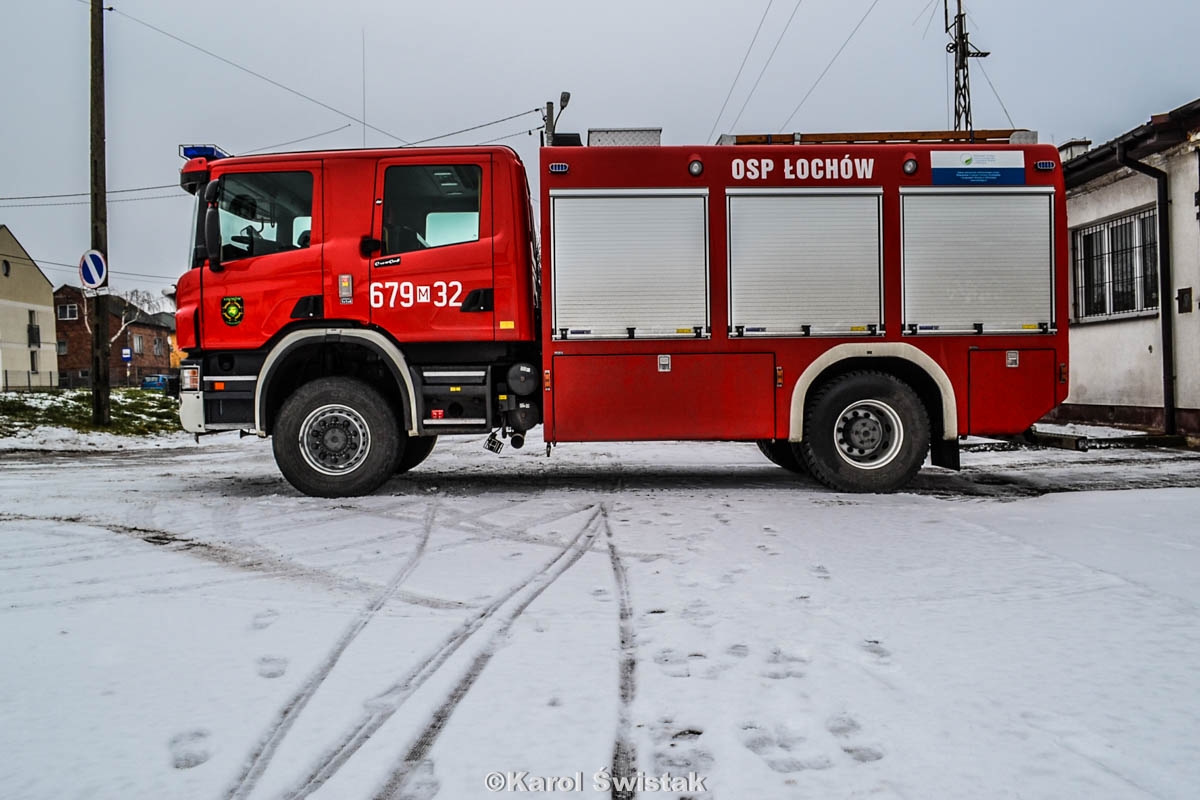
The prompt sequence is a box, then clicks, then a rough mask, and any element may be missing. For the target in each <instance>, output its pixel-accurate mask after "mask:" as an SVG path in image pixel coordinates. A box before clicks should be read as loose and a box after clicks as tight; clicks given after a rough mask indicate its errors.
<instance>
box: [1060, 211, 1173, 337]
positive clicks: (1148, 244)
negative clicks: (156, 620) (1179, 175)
mask: <svg viewBox="0 0 1200 800" xmlns="http://www.w3.org/2000/svg"><path fill="white" fill-rule="evenodd" d="M1095 248H1098V249H1099V252H1097V251H1096V249H1095ZM1158 262H1159V258H1158V207H1157V205H1156V204H1154V205H1148V206H1142V207H1140V208H1137V209H1134V210H1132V211H1127V212H1124V213H1122V214H1119V215H1116V216H1112V217H1107V218H1103V219H1100V220H1097V221H1095V222H1090V223H1088V224H1087V225H1081V226H1079V227H1076V228H1072V229H1071V284H1072V286H1071V290H1072V302H1071V322H1072V323H1073V324H1088V323H1092V322H1107V321H1111V320H1122V319H1142V318H1145V317H1155V316H1158V314H1159V313H1160V308H1161V298H1160V297H1159V296H1158V292H1157V286H1158V274H1159V263H1158ZM1097 278H1099V281H1097ZM1118 282H1120V283H1121V284H1122V286H1126V288H1125V289H1123V290H1121V291H1118V290H1117V289H1116V284H1117V283H1118ZM1151 289H1153V290H1154V291H1151ZM1130 292H1131V293H1132V307H1131V308H1125V309H1122V310H1120V311H1116V310H1114V309H1115V307H1116V305H1117V301H1118V298H1119V297H1127V296H1128V294H1129V293H1130ZM1151 294H1152V295H1153V299H1150V298H1149V295H1151ZM1096 305H1099V306H1100V310H1098V311H1093V310H1092V309H1093V306H1096Z"/></svg>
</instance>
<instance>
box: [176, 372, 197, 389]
mask: <svg viewBox="0 0 1200 800" xmlns="http://www.w3.org/2000/svg"><path fill="white" fill-rule="evenodd" d="M179 390H180V391H183V392H198V391H200V368H199V367H184V368H183V369H181V370H179Z"/></svg>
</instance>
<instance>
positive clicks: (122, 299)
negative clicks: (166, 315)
mask: <svg viewBox="0 0 1200 800" xmlns="http://www.w3.org/2000/svg"><path fill="white" fill-rule="evenodd" d="M82 294H83V324H84V326H85V327H87V331H88V333H91V332H92V323H91V318H92V317H91V314H89V313H88V295H87V292H86V291H85V292H83V293H82ZM109 297H110V298H115V299H116V303H115V304H114V303H113V301H112V299H110V300H109V310H110V311H111V310H112V308H113V305H120V306H121V314H120V317H121V321H120V324H119V325H118V326H117V332H116V333H114V334H113V335H112V337H111V338H109V340H108V342H109V344H112V343H113V342H116V341H117V339H119V338H120V337H121V334H122V333H124V332H125V329H126V328H128V327H129V325H130V323H132V322H133V321H134V320H136V319H137V318H138V317H139V316H142V315H149V314H155V313H158V311H160V310H161V305H162V298H156V297H155V296H154V295H153V294H151V293H150V292H147V291H145V290H142V289H128V290H126V291H124V292H111V293H110V294H109ZM143 304H144V305H143ZM152 309H153V310H152Z"/></svg>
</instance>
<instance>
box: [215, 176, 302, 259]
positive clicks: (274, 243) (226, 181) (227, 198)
mask: <svg viewBox="0 0 1200 800" xmlns="http://www.w3.org/2000/svg"><path fill="white" fill-rule="evenodd" d="M284 175H302V176H304V177H306V178H307V179H308V213H307V214H296V215H295V216H292V217H289V218H288V219H289V222H290V229H291V236H290V238H286V241H287V244H281V241H280V233H281V229H280V228H279V219H275V220H274V221H271V222H268V221H267V220H266V218H264V219H261V220H257V219H247V218H245V217H242V216H241V215H240V214H239V213H237V212H236V211H234V210H233V209H232V206H233V204H234V202H235V199H236V198H237V197H238V196H239V195H238V193H237V192H235V191H234V188H231V186H230V182H231V181H233V182H236V181H244V182H247V183H250V181H251V179H253V178H255V177H259V176H273V177H279V176H284ZM219 180H220V182H221V192H220V196H221V199H220V200H219V201H218V209H219V211H218V213H219V215H220V219H221V250H222V258H221V260H222V261H223V262H229V263H233V262H235V261H244V260H248V259H260V258H267V257H269V256H277V255H282V254H284V253H291V252H295V251H299V250H306V249H308V248H309V247H310V246H312V245H313V244H314V243H316V242H317V241H319V240H318V239H316V238H315V237H316V233H315V232H314V230H313V227H314V225H315V224H316V220H315V219H314V212H315V211H316V210H317V193H318V191H319V182H318V177H317V174H316V172H315V171H314V170H313V169H310V168H307V167H306V166H304V165H297V166H291V165H281V166H280V167H279V168H278V169H263V168H262V167H256V168H253V169H237V170H230V171H229V172H225V173H224V174H222V175H221V176H220V177H219ZM246 188H247V190H250V189H256V188H258V187H254V186H252V185H251V186H247V187H246ZM245 196H246V197H247V198H248V199H250V200H254V199H255V198H254V197H253V196H252V195H251V194H246V195H245ZM276 196H278V195H276ZM255 208H256V209H257V208H258V204H257V203H255ZM255 216H256V217H257V211H256V214H255ZM302 219H306V220H308V225H309V227H308V229H307V230H308V232H309V243H308V244H306V245H304V246H303V247H301V246H299V245H297V244H295V242H296V241H297V240H298V239H299V236H300V234H301V233H303V231H297V230H296V229H295V225H296V221H297V220H302ZM231 220H232V222H230V221H231ZM243 222H244V223H247V226H248V227H252V228H253V227H255V225H257V226H259V228H261V230H258V229H256V230H258V233H259V234H261V233H262V232H263V231H265V230H266V229H267V228H268V227H272V228H273V230H272V231H271V233H272V234H273V235H272V237H267V236H262V237H261V240H262V241H265V242H267V243H269V245H270V247H269V248H268V249H267V250H266V251H265V252H262V253H255V252H246V253H244V254H243V253H240V252H238V253H234V252H232V251H231V250H229V249H228V248H232V250H234V251H237V250H242V249H243V248H244V247H245V248H252V245H249V244H246V243H239V242H235V241H233V237H234V236H240V235H241V232H243V231H244V230H245V227H242V228H237V229H236V231H237V232H235V228H234V227H232V226H236V225H239V224H241V223H243ZM227 223H229V225H230V226H229V227H228V231H227ZM227 233H228V235H227ZM252 238H253V237H252ZM193 252H194V254H195V248H194V247H193ZM196 259H197V257H196V256H195V255H194V257H193V262H195V261H196Z"/></svg>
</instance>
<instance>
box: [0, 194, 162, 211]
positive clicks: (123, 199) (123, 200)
mask: <svg viewBox="0 0 1200 800" xmlns="http://www.w3.org/2000/svg"><path fill="white" fill-rule="evenodd" d="M72 196H74V195H72ZM181 196H182V195H180V194H178V193H176V194H152V195H150V196H149V197H121V198H117V199H115V200H109V201H108V202H109V203H140V202H141V201H143V200H168V199H171V198H175V197H181ZM91 204H92V201H91V200H73V201H71V202H69V203H4V204H0V208H60V207H62V206H90V205H91Z"/></svg>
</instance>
